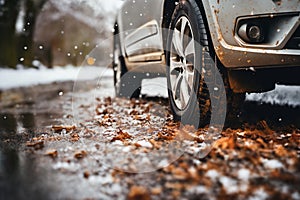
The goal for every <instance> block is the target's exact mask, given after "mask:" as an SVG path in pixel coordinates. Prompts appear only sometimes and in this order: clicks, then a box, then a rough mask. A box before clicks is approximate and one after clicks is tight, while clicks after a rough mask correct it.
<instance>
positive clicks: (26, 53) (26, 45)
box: [17, 0, 47, 66]
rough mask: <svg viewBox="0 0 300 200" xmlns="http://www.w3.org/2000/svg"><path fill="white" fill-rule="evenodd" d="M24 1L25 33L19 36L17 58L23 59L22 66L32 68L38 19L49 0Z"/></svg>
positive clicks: (22, 32) (20, 33)
mask: <svg viewBox="0 0 300 200" xmlns="http://www.w3.org/2000/svg"><path fill="white" fill-rule="evenodd" d="M21 1H23V2H22V4H21V5H23V8H22V7H21V10H20V12H22V9H24V11H23V12H24V18H23V19H22V20H23V23H22V24H23V31H21V32H19V35H18V45H17V50H18V51H17V57H18V58H20V59H22V60H23V61H22V60H21V61H22V64H23V65H24V66H32V61H33V60H34V59H35V57H34V42H33V35H34V30H35V25H36V18H37V16H38V13H39V11H40V10H41V9H42V7H43V5H44V4H45V3H46V1H47V0H21Z"/></svg>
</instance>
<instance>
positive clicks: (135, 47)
mask: <svg viewBox="0 0 300 200" xmlns="http://www.w3.org/2000/svg"><path fill="white" fill-rule="evenodd" d="M162 12H163V1H162V0H128V1H125V2H124V5H123V7H122V8H121V11H120V12H119V16H118V23H119V26H120V27H119V31H120V36H121V43H122V47H123V48H122V49H123V54H124V55H125V57H126V58H127V61H129V62H142V61H154V60H161V55H162V52H163V51H162V49H163V48H162V37H161V34H160V33H161V30H160V28H159V27H160V24H161V20H162V19H161V16H162Z"/></svg>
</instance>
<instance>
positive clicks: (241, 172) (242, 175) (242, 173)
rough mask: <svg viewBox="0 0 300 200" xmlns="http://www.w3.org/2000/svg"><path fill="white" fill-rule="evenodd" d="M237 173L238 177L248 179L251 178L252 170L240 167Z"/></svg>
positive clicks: (243, 179)
mask: <svg viewBox="0 0 300 200" xmlns="http://www.w3.org/2000/svg"><path fill="white" fill-rule="evenodd" d="M237 174H238V178H239V179H240V180H242V181H248V180H249V178H250V171H249V170H248V169H240V170H239V171H238V172H237Z"/></svg>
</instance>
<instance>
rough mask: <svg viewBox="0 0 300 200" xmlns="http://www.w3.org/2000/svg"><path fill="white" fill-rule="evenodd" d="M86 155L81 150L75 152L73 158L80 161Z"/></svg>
mask: <svg viewBox="0 0 300 200" xmlns="http://www.w3.org/2000/svg"><path fill="white" fill-rule="evenodd" d="M86 155H87V153H86V151H84V150H81V151H76V152H75V154H74V157H75V158H77V159H82V158H84V157H85V156H86Z"/></svg>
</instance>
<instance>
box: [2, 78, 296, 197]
mask: <svg viewBox="0 0 300 200" xmlns="http://www.w3.org/2000/svg"><path fill="white" fill-rule="evenodd" d="M109 96H110V97H113V96H114V95H113V83H112V78H111V77H103V78H102V80H101V82H100V83H99V81H86V82H80V83H77V85H76V86H75V88H74V85H73V83H72V82H67V83H54V84H50V85H41V86H36V87H30V88H22V89H14V90H10V91H2V92H1V111H0V139H1V141H0V143H1V148H0V199H126V198H127V199H150V198H152V199H162V198H163V199H176V198H178V199H199V198H200V196H199V194H202V195H201V198H202V199H211V198H216V199H229V198H233V199H234V198H239V199H240V198H250V197H253V195H254V197H255V195H256V196H258V197H261V198H258V199H264V197H263V195H262V196H259V194H256V193H255V191H254V192H253V191H252V193H251V191H250V190H249V189H248V190H245V191H241V190H238V191H235V192H236V193H230V191H229V192H228V191H227V193H226V192H225V193H224V191H223V190H221V189H219V188H220V187H221V188H222V185H223V187H224V184H226V181H225V182H224V181H223V179H220V180H219V181H217V182H218V183H214V181H212V180H210V181H211V183H207V182H205V181H202V179H201V180H198V179H199V178H198V176H199V174H201V173H200V171H201V170H203V173H204V172H205V173H208V174H209V171H208V170H207V169H202V168H199V166H200V165H202V166H203V164H204V165H208V164H211V162H212V163H214V162H213V160H214V159H215V165H216V166H217V165H218V162H217V160H218V159H219V157H220V156H217V157H214V154H213V155H209V156H208V157H207V158H204V159H197V157H195V156H193V155H190V154H186V153H184V152H179V153H178V152H177V153H178V155H176V156H177V157H176V156H175V159H174V158H169V157H168V156H169V155H167V156H166V157H164V156H162V157H159V158H156V159H154V160H155V161H157V160H158V159H161V160H160V161H162V162H157V165H155V164H153V163H155V162H154V161H153V160H151V159H153V157H151V156H150V157H151V158H149V160H150V161H149V160H147V159H145V160H143V159H144V158H145V157H147V156H143V155H144V154H143V153H144V152H148V149H147V148H153V146H155V145H157V143H152V142H151V141H152V139H151V137H153V135H152V133H155V134H158V133H160V131H162V130H163V128H162V126H163V125H161V124H160V123H162V124H167V129H168V127H171V128H170V129H172V130H173V127H172V126H175V125H173V124H172V122H169V121H166V119H167V118H168V117H170V116H169V115H168V113H167V112H168V106H167V101H166V100H165V99H160V98H151V99H146V100H145V101H144V100H142V102H132V101H129V100H122V99H118V100H115V99H111V98H105V97H109ZM148 102H152V103H150V104H149V103H148ZM132 104H134V106H133V107H132ZM130 106H131V107H130ZM155 106H156V107H155ZM124 107H128V108H126V109H128V110H129V111H130V113H128V112H129V111H128V110H126V109H123V108H124ZM147 107H150V108H152V109H154V110H155V109H156V110H155V114H153V115H154V116H156V118H151V120H152V122H153V124H154V125H153V124H152V125H151V123H150V125H145V121H143V120H146V118H147V116H146V117H145V116H143V115H142V114H141V113H138V114H133V115H134V117H135V120H136V121H134V120H133V121H134V122H131V121H130V120H132V118H130V119H129V120H127V121H126V120H125V121H122V119H125V118H126V116H123V114H124V113H125V114H126V113H127V114H128V115H132V110H134V111H135V110H136V109H137V108H140V109H141V110H142V111H143V109H144V110H147ZM106 108H109V109H108V110H107V109H106ZM105 109H106V110H105ZM161 110H164V111H165V112H162V113H161V115H158V114H157V113H159V111H161ZM142 111H141V112H142ZM147 111H148V110H147ZM299 111H300V108H299V107H288V106H280V105H269V104H261V103H258V102H246V103H245V105H244V107H243V115H242V116H241V123H240V125H239V127H237V128H236V129H234V130H233V132H236V133H243V132H247V131H248V130H251V131H252V130H253V129H256V128H257V126H259V124H261V123H260V122H261V121H265V123H266V124H268V128H270V129H272V130H274V132H276V133H287V134H289V133H293V134H295V135H296V136H298V135H299V128H300V115H299V113H300V112H299ZM116 113H118V114H116ZM133 113H134V112H133ZM142 113H143V112H142ZM164 115H165V116H164ZM106 116H109V117H110V119H115V120H112V121H110V120H108V118H107V117H106ZM114 117H115V118H114ZM139 117H140V118H142V119H140V118H139ZM143 117H145V119H144V118H143ZM151 120H150V121H151ZM119 121H122V123H123V125H122V124H120V123H118V122H119ZM99 124H100V125H99ZM54 125H59V126H62V130H58V131H57V130H55V128H53V126H54ZM71 125H76V128H74V129H72V128H71V130H70V131H67V130H66V129H67V128H66V127H67V126H71ZM146 126H147V127H146ZM148 126H149V127H148ZM145 127H146V128H148V129H147V130H144V129H142V128H145ZM245 127H247V128H245ZM141 130H144V131H141ZM149 130H151V131H152V132H151V133H150V132H149ZM165 131H166V132H168V131H169V130H165ZM127 132H128V133H131V134H130V135H129V136H128V138H126V134H125V133H127ZM294 132H295V133H294ZM99 133H101V136H100V134H99ZM102 133H103V134H102ZM145 133H146V134H145ZM133 135H134V137H133ZM224 135H226V133H224ZM121 136H122V137H125V139H124V138H121V139H120V138H119V137H121ZM238 136H240V135H239V134H238ZM296 136H295V137H296ZM243 137H244V136H243ZM262 137H263V136H262ZM290 137H292V136H290ZM107 138H108V139H107ZM132 138H134V139H132ZM229 138H230V137H229ZM132 140H133V141H132ZM296 140H299V138H298V139H297V138H296ZM28 141H30V142H31V143H32V144H31V143H28ZM35 141H43V142H42V145H41V146H38V145H37V143H35ZM100 141H105V142H103V143H101V142H100ZM128 141H129V143H130V144H127V143H128ZM149 141H150V142H149ZM155 141H159V140H155ZM102 144H104V146H103V145H102ZM124 144H125V147H124V146H123V145H124ZM297 144H299V143H297V141H296V145H297ZM160 145H161V143H160ZM119 146H122V148H121V149H118V148H119ZM132 146H134V148H131V147H132ZM127 147H128V148H127ZM129 147H130V148H129ZM135 148H136V149H141V148H144V149H143V150H142V151H143V152H142V153H140V152H139V153H138V154H134V155H139V156H141V157H139V158H138V159H139V160H143V161H141V163H142V164H141V165H140V166H139V165H138V164H139V163H135V158H130V159H132V160H130V159H129V161H132V163H134V164H136V166H131V165H130V162H129V163H127V162H125V161H124V163H123V160H126V159H128V158H127V157H126V158H125V157H124V158H123V157H122V156H126V155H127V154H125V153H128V152H131V151H136V149H135ZM222 148H223V147H222ZM226 148H229V147H227V146H226V147H225V149H226ZM232 148H233V149H236V148H237V147H236V146H234V147H232ZM239 148H241V147H239ZM264 148H265V149H268V148H269V147H268V144H266V146H264ZM299 151H300V149H299V146H298V151H297V146H296V147H293V149H291V150H289V152H294V154H292V153H291V155H293V156H294V157H292V158H293V159H294V160H295V162H296V164H293V165H292V164H291V165H288V166H292V167H291V168H292V169H291V170H290V169H285V168H284V169H279V170H282V171H284V175H285V176H287V174H292V177H294V178H291V180H286V181H282V182H280V181H277V182H276V180H275V182H276V183H274V184H275V185H276V184H277V185H279V186H278V187H279V188H282V187H284V188H285V190H286V191H281V192H278V191H277V193H272V192H271V191H269V190H268V189H265V191H266V192H265V193H266V194H268V195H271V196H269V197H273V196H272V195H274V194H279V197H280V198H284V197H286V196H285V195H286V193H290V196H288V197H292V198H294V199H297V198H298V197H299V195H300V193H299V188H298V187H293V185H295V184H296V185H297V184H298V185H299V184H300V168H299V166H300V165H299V155H300V153H299ZM124 152H125V153H124ZM225 152H226V151H225ZM120 153H121V154H120ZM173 153H174V152H173ZM175 154H176V152H175ZM225 154H226V153H225ZM227 154H228V156H229V157H230V155H231V153H230V152H227ZM147 155H148V154H147ZM151 155H152V154H151ZM155 156H156V155H155ZM228 156H227V157H228ZM148 157H149V156H148ZM221 157H222V156H221ZM206 159H208V160H209V159H211V160H210V161H207V160H206ZM223 159H224V158H223ZM174 160H175V164H174V166H177V167H178V166H181V165H180V164H178V163H185V165H187V166H188V167H190V168H188V167H187V168H188V170H187V171H188V172H189V173H190V174H193V173H194V172H193V170H194V171H195V169H197V170H200V171H199V173H198V174H197V176H196V175H195V177H194V179H193V178H191V177H193V176H191V175H190V176H189V178H186V177H185V176H188V175H184V173H180V170H179V169H178V170H177V171H176V170H174V171H175V172H174V171H172V169H169V168H168V167H167V166H168V164H170V162H171V161H174ZM225 160H226V159H225ZM163 161H165V163H164V162H163ZM199 162H200V163H199ZM176 163H177V164H176ZM232 163H234V164H236V163H241V166H244V165H243V163H244V161H237V160H235V161H232ZM297 163H298V164H297ZM147 164H153V166H152V168H149V170H148V171H149V172H148V173H135V174H131V173H127V172H126V171H128V172H136V170H137V172H141V171H143V170H140V168H139V167H145V166H146V165H147ZM227 164H228V163H227ZM229 164H230V163H229ZM122 165H124V166H126V167H123V166H122ZM183 165H184V164H182V166H183ZM185 165H184V166H185ZM238 165H240V164H238ZM172 166H173V165H172ZM182 166H181V167H182ZM192 166H194V167H192ZM216 166H214V167H212V168H216V169H217V167H216ZM136 167H137V168H136ZM161 167H165V168H161ZM219 167H220V168H222V167H224V166H221V165H220V166H219ZM183 168H184V169H185V167H183ZM238 168H239V167H238ZM232 169H234V168H232ZM276 169H277V168H276ZM249 170H250V169H249ZM260 170H261V171H263V172H258V173H254V172H253V174H255V175H256V178H253V180H254V179H255V180H256V181H259V180H260V179H257V176H258V178H262V177H264V176H267V177H268V176H269V175H270V174H271V172H270V173H267V172H265V171H264V170H266V169H260ZM285 170H286V171H287V172H286V173H285ZM146 171H147V170H146ZM217 171H218V170H217ZM221 171H222V170H221ZM250 171H251V170H250ZM205 173H204V174H205ZM226 173H227V176H226V177H234V175H233V174H234V172H233V171H232V172H226ZM264 173H266V174H267V175H266V174H264ZM272 173H273V171H272ZM223 174H225V172H224V173H223ZM211 176H212V177H213V175H211ZM211 176H209V177H210V178H211ZM200 177H201V176H200ZM253 177H255V176H253ZM282 177H283V176H282ZM279 178H280V176H279ZM211 179H213V178H211ZM271 179H272V178H270V180H271ZM174 180H175V181H174ZM191 180H192V181H191ZM195 180H198V182H199V183H201V184H197V183H196V184H195V183H194V182H197V181H195ZM203 180H206V179H203ZM253 180H252V179H251V181H249V182H251V183H249V185H250V186H251V185H252V184H257V183H256V182H255V181H254V182H255V183H252V181H253ZM268 180H269V179H268V178H265V179H263V180H261V182H259V184H258V185H261V187H262V188H263V187H264V186H265V185H268V184H269V182H268ZM272 181H273V180H272ZM190 182H193V184H191V183H190ZM223 182H224V183H223ZM229 182H230V181H229ZM171 183H172V184H171ZM230 183H231V182H230ZM238 183H240V182H238ZM180 184H183V185H189V184H190V185H192V186H193V187H194V186H195V189H194V190H195V191H194V190H193V191H194V193H193V192H192V193H190V190H189V189H190V187H188V189H187V188H185V186H184V187H182V186H181V185H180ZM215 184H216V185H215ZM218 184H219V185H218ZM136 185H138V186H136ZM192 186H191V188H193V187H192ZM196 186H197V187H196ZM200 186H201V187H200ZM202 186H205V187H202ZM208 187H210V189H207V191H202V190H205V188H208ZM232 187H233V188H234V187H235V186H232ZM197 189H198V190H200V191H197ZM283 190H284V189H283ZM257 191H258V190H257ZM223 193H224V195H223V196H220V194H223ZM203 194H204V195H203ZM297 195H298V196H297ZM299 198H300V197H299Z"/></svg>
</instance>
